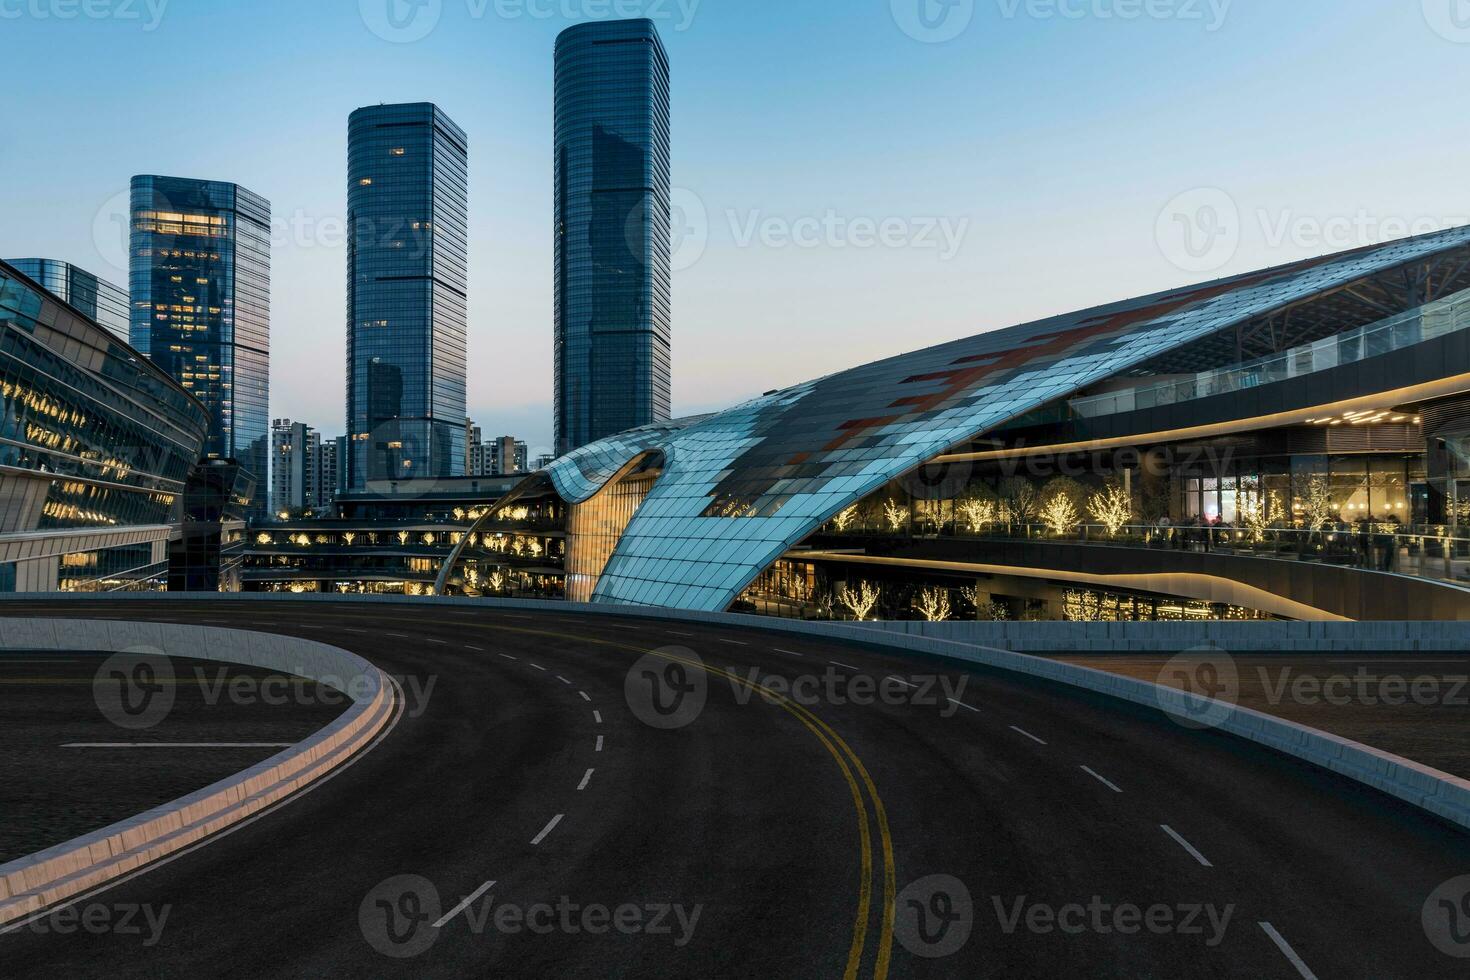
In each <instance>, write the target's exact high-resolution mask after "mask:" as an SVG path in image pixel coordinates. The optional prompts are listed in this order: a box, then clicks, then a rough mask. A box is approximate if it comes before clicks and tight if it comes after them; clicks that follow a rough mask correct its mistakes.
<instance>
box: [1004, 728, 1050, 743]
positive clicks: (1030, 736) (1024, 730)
mask: <svg viewBox="0 0 1470 980" xmlns="http://www.w3.org/2000/svg"><path fill="white" fill-rule="evenodd" d="M1011 731H1013V732H1020V733H1021V734H1022V735H1025V736H1026V737H1027V738H1029V739H1030V740H1031V741H1033V742H1035V743H1036V744H1037V745H1045V744H1046V743H1045V742H1043V741H1042V740H1041V739H1039V738H1037V737H1036V736H1035V735H1032V734H1031V733H1030V732H1028V731H1026V729H1024V728H1017V727H1016V726H1015V725H1012V726H1011Z"/></svg>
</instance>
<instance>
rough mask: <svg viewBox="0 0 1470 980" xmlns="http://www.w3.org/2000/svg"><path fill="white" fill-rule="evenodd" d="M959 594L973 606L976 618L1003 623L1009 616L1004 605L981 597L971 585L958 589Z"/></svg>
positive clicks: (977, 590) (978, 591)
mask: <svg viewBox="0 0 1470 980" xmlns="http://www.w3.org/2000/svg"><path fill="white" fill-rule="evenodd" d="M960 595H962V596H964V597H965V601H966V602H968V603H969V604H970V605H972V606H974V607H975V618H976V619H980V620H988V621H991V622H996V623H1003V622H1005V621H1006V620H1007V619H1009V618H1010V616H1009V614H1008V613H1007V612H1006V607H1005V606H1003V605H1001V604H1000V603H998V602H994V601H992V600H991V599H989V598H985V597H982V595H981V593H980V590H979V589H977V588H975V587H973V586H966V587H965V588H963V589H960Z"/></svg>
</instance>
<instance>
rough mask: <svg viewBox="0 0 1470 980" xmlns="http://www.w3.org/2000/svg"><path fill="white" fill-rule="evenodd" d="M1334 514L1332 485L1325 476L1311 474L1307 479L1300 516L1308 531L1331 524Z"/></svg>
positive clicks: (1317, 529)
mask: <svg viewBox="0 0 1470 980" xmlns="http://www.w3.org/2000/svg"><path fill="white" fill-rule="evenodd" d="M1334 516H1335V514H1334V508H1333V506H1332V486H1331V485H1330V484H1329V483H1328V482H1327V477H1325V476H1321V475H1318V476H1313V477H1312V478H1310V479H1309V480H1307V487H1306V499H1305V501H1303V511H1302V517H1303V519H1304V520H1305V521H1306V523H1307V530H1308V531H1320V530H1322V529H1323V528H1325V527H1326V526H1327V525H1329V524H1331V523H1332V521H1333V518H1334Z"/></svg>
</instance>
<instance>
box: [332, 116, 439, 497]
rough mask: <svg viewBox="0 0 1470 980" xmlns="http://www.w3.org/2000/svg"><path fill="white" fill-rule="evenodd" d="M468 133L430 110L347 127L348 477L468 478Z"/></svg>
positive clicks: (356, 480)
mask: <svg viewBox="0 0 1470 980" xmlns="http://www.w3.org/2000/svg"><path fill="white" fill-rule="evenodd" d="M467 165H468V145H467V143H466V141H465V134H464V131H463V130H462V129H460V128H459V127H458V126H456V125H455V124H454V122H453V121H452V120H451V119H450V118H449V117H448V116H446V115H445V114H444V111H443V110H442V109H440V108H439V107H438V106H435V105H432V104H430V103H427V102H418V103H413V104H409V105H378V106H369V107H367V108H363V109H358V110H357V111H356V112H354V113H353V114H352V116H351V118H350V119H349V120H348V125H347V179H348V184H347V224H348V239H347V457H348V458H347V473H348V479H349V481H350V482H349V486H350V487H351V488H353V489H362V488H363V487H364V486H365V485H366V484H367V481H369V480H391V479H414V478H424V477H440V476H458V475H460V474H461V473H462V472H463V471H464V452H465V445H464V443H465V439H464V420H465V343H466V341H465V322H466V311H465V306H466V289H467V280H466V252H467V249H466V237H467V234H468V227H467V219H466V212H467V195H466V186H467V185H466V171H467Z"/></svg>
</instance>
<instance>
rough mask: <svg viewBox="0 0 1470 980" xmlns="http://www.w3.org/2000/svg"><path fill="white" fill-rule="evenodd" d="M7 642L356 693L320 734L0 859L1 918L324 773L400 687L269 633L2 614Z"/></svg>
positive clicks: (130, 866)
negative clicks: (214, 664) (238, 669)
mask: <svg viewBox="0 0 1470 980" xmlns="http://www.w3.org/2000/svg"><path fill="white" fill-rule="evenodd" d="M0 650H46V651H52V650H56V651H62V650H96V651H105V652H128V653H135V654H140V655H147V654H167V655H170V656H178V657H194V658H198V659H204V660H217V661H223V662H228V663H235V664H247V665H250V666H254V667H262V668H266V669H269V670H275V671H281V672H286V673H291V674H296V675H299V676H302V677H306V678H308V679H311V680H314V681H316V682H318V683H320V684H323V685H325V686H327V687H330V688H333V689H334V690H338V691H341V692H342V693H344V694H346V695H348V696H349V697H351V698H352V704H351V706H349V707H348V709H347V710H346V711H345V712H343V713H342V714H341V715H340V716H338V717H337V718H336V719H334V720H333V721H332V722H331V723H330V724H329V725H327V726H326V727H324V728H323V729H322V730H321V731H319V732H317V733H316V734H315V735H313V736H311V737H310V738H308V739H306V740H305V741H303V742H300V743H298V744H296V745H294V746H292V747H291V748H289V749H286V750H285V751H283V752H280V753H278V754H276V755H274V756H272V757H271V758H269V759H266V760H265V761H263V762H261V763H259V764H257V765H255V766H252V767H251V768H249V769H246V770H244V771H243V772H239V773H236V774H235V775H233V776H230V777H227V778H226V779H222V780H220V781H219V782H216V783H214V784H213V785H211V786H207V787H205V788H203V789H201V790H198V791H197V792H194V793H191V794H189V795H188V796H184V797H181V798H179V799H177V800H174V801H172V802H170V803H166V804H164V805H162V806H159V807H155V808H153V809H152V810H149V811H147V812H146V813H141V814H139V815H137V816H135V817H131V818H129V819H127V820H123V821H120V822H118V823H115V824H112V825H111V826H109V827H104V828H102V829H101V830H97V831H94V832H92V833H90V834H86V835H84V836H82V837H78V838H76V839H74V840H70V841H67V842H65V843H63V844H58V845H56V846H55V847H50V848H47V849H46V850H44V851H39V852H37V853H35V854H32V855H29V856H27V857H23V858H19V859H17V860H14V861H10V862H7V863H5V864H3V865H0V924H3V923H5V922H10V921H12V920H15V919H20V918H23V917H25V916H27V915H30V914H31V913H33V912H36V911H39V910H41V909H43V908H45V907H46V906H49V905H51V904H53V903H55V902H58V901H61V900H63V899H65V898H69V897H71V896H73V895H77V894H80V893H82V892H84V891H87V890H89V889H92V888H95V887H97V886H98V885H102V884H105V883H106V882H108V881H110V880H112V879H114V878H118V877H121V876H122V875H126V874H128V873H130V872H132V871H135V870H137V869H138V868H141V867H143V866H144V865H146V864H148V863H150V862H152V861H155V860H157V859H159V858H161V857H164V856H166V855H168V854H171V853H174V852H176V851H178V850H180V849H182V848H185V847H188V846H189V845H191V844H194V843H196V842H198V841H200V840H202V839H204V838H205V837H207V836H209V835H210V834H213V833H216V832H218V831H220V830H222V829H224V828H226V827H228V826H230V825H232V824H236V823H239V822H240V821H242V820H245V819H247V818H248V817H250V816H251V815H252V814H254V813H257V812H259V811H260V810H262V809H264V808H265V807H268V806H270V805H271V804H273V803H275V802H277V801H279V800H281V799H284V798H285V797H286V796H289V795H290V794H291V793H294V792H296V791H297V790H299V789H301V788H303V787H304V786H307V785H309V784H310V783H312V782H314V781H315V780H317V779H320V778H322V777H323V776H324V775H326V774H327V773H329V772H331V771H332V770H333V769H335V768H337V767H338V766H340V765H342V764H343V763H344V762H346V761H347V760H348V759H350V758H351V757H352V756H353V755H355V754H356V753H357V752H359V751H361V750H362V749H363V748H365V747H366V746H367V745H369V744H370V743H371V742H372V740H373V739H374V738H375V737H376V736H377V734H378V733H379V732H380V731H382V730H383V728H384V726H385V725H387V724H388V722H389V720H390V719H391V717H392V715H393V712H394V710H395V707H396V702H397V698H396V693H395V689H394V687H393V685H392V682H391V681H389V680H388V678H387V675H385V674H383V672H382V671H380V670H379V669H378V668H376V667H374V666H373V665H372V664H370V663H368V662H367V661H366V660H363V659H362V658H361V657H358V656H357V655H355V654H352V653H348V652H347V651H346V650H340V649H338V648H336V647H331V646H328V645H326V644H324V643H317V642H314V641H311V640H302V639H297V638H294V637H288V636H280V635H276V634H270V633H252V632H246V631H244V630H234V629H222V628H216V627H210V626H187V625H176V624H172V623H143V622H126V621H111V620H86V619H4V620H0Z"/></svg>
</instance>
